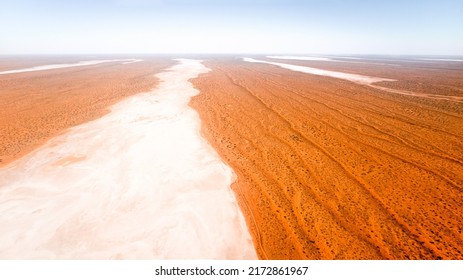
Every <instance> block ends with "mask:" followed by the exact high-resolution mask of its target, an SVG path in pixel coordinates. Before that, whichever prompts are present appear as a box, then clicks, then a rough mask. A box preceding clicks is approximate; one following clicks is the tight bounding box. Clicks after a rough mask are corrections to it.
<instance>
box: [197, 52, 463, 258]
mask: <svg viewBox="0 0 463 280" xmlns="http://www.w3.org/2000/svg"><path fill="white" fill-rule="evenodd" d="M280 62H281V61H280ZM204 63H205V65H206V66H207V67H209V68H211V69H212V71H211V72H209V73H207V74H203V75H201V76H200V77H199V78H197V79H194V80H193V83H194V85H195V87H196V88H198V89H199V90H200V91H201V92H200V94H199V95H198V96H196V97H194V98H193V99H192V101H191V106H192V107H194V108H195V109H196V110H197V111H198V112H199V114H200V117H201V119H202V121H203V122H202V126H203V127H202V133H203V134H204V136H205V137H206V138H207V139H208V140H209V142H210V143H211V144H212V145H213V146H214V147H215V148H216V150H217V151H218V152H219V154H220V155H221V157H222V158H223V159H224V160H225V161H226V162H227V163H228V164H229V165H230V166H231V167H232V168H233V169H234V170H235V172H236V174H237V176H238V179H237V181H236V183H234V184H233V186H232V187H233V189H234V191H235V193H236V196H237V198H238V200H239V203H240V206H241V208H242V210H243V213H244V214H245V217H246V221H247V224H248V227H249V229H250V232H251V234H252V235H253V238H254V242H255V246H256V249H257V252H258V255H259V257H260V258H262V259H463V233H462V230H463V223H462V221H463V105H462V103H459V102H453V101H451V100H438V99H432V98H422V97H416V96H407V95H401V94H395V93H392V92H387V91H384V90H381V89H378V88H372V87H369V86H366V85H358V84H354V83H352V82H348V81H344V80H339V79H334V78H329V77H322V76H315V75H309V74H304V73H298V72H292V71H290V70H287V69H282V68H279V67H276V66H272V65H265V64H256V63H247V62H242V61H240V60H233V59H208V60H206V61H205V62H204ZM285 63H291V64H295V63H294V61H285ZM300 64H304V65H307V66H312V67H315V66H316V64H318V65H319V66H320V63H318V62H317V63H315V62H310V63H309V62H304V63H302V62H301V63H300ZM309 64H310V65H309ZM336 65H337V66H335V64H333V63H332V64H331V66H329V67H328V66H327V64H326V63H325V67H326V69H328V70H338V71H340V70H341V68H340V67H344V68H346V69H348V68H349V69H351V70H350V71H351V72H355V73H359V74H364V75H371V76H378V77H385V78H394V79H398V80H399V81H398V82H397V83H398V84H399V85H400V86H397V87H406V89H407V90H417V89H419V90H420V91H421V90H423V91H425V92H427V93H429V94H431V93H432V94H440V95H444V96H450V95H459V96H461V95H462V91H463V85H461V81H462V79H461V78H458V77H463V69H460V70H458V69H457V70H451V71H450V70H449V71H450V72H451V73H452V76H448V75H447V72H446V73H444V74H440V73H441V72H440V71H441V70H430V69H423V68H419V67H416V66H413V65H408V66H407V67H405V68H404V67H396V68H400V71H399V70H398V71H397V72H394V73H391V72H390V71H391V70H388V69H386V68H387V67H390V66H387V67H386V66H381V65H368V64H356V66H352V68H350V66H348V65H344V64H341V63H337V64H336ZM384 67H386V68H384ZM402 68H404V69H402ZM450 72H448V73H450ZM432 73H435V74H432ZM383 74H384V75H383ZM386 74H387V76H386ZM405 81H406V82H405ZM422 81H423V82H424V83H426V84H429V85H432V87H430V88H428V87H427V86H422V85H421V84H420V83H422ZM405 83H407V84H409V85H407V86H404V84H405Z"/></svg>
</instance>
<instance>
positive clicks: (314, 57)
mask: <svg viewBox="0 0 463 280" xmlns="http://www.w3.org/2000/svg"><path fill="white" fill-rule="evenodd" d="M267 57H268V58H274V59H293V60H309V61H333V59H331V58H327V57H316V56H286V55H284V56H281V55H279V56H267Z"/></svg>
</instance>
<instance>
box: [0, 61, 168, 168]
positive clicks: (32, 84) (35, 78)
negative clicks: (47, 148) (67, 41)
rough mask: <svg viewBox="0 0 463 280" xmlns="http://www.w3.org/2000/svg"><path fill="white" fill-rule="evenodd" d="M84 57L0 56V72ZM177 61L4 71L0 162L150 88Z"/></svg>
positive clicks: (0, 88)
mask: <svg viewBox="0 0 463 280" xmlns="http://www.w3.org/2000/svg"><path fill="white" fill-rule="evenodd" d="M81 60H84V59H82V58H74V59H72V58H46V57H43V58H40V57H32V58H1V59H0V72H3V71H7V70H11V69H28V68H31V67H35V66H40V65H50V64H51V65H57V64H62V63H68V64H74V63H78V62H79V61H81ZM173 64H175V62H174V61H171V60H168V59H160V58H156V59H154V58H151V59H149V58H147V59H144V61H140V62H137V63H131V64H124V62H120V61H115V62H107V63H102V64H96V65H87V66H80V67H69V68H62V69H52V70H46V71H33V72H23V73H14V74H2V75H0V94H1V98H0V108H2V109H1V110H0V135H1V138H0V167H1V166H5V165H6V164H8V163H10V162H11V161H13V160H14V159H16V158H19V157H21V156H23V155H25V154H27V153H28V152H30V151H32V150H33V149H35V148H37V147H38V146H40V145H41V144H43V143H45V142H46V141H47V140H48V139H50V138H51V137H53V136H56V135H58V134H59V133H62V132H63V131H65V129H67V128H69V127H72V126H75V125H78V124H82V123H84V122H87V121H89V120H93V119H96V118H98V117H101V116H103V115H104V114H106V113H108V112H109V110H108V108H109V106H110V105H113V104H115V103H116V102H118V101H120V100H122V99H124V98H126V97H128V96H131V95H133V94H136V93H140V92H145V91H148V90H150V89H152V88H153V87H155V86H156V84H157V80H156V79H155V78H154V74H155V73H158V72H161V71H162V70H163V69H165V68H167V67H168V66H170V65H173Z"/></svg>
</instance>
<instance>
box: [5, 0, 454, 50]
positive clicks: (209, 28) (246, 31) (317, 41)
mask: <svg viewBox="0 0 463 280" xmlns="http://www.w3.org/2000/svg"><path fill="white" fill-rule="evenodd" d="M78 53H82V54H84V53H85V54H88V53H92V54H95V53H102V54H116V53H153V54H157V53H201V54H205V53H234V54H238V53H239V54H243V53H261V54H385V55H463V1H461V0H453V1H451V0H434V1H430V0H389V1H386V0H383V1H378V0H344V1H342V0H306V1H296V0H230V1H226V0H216V1H214V0H196V1H195V0H190V1H188V0H132V1H130V0H79V1H77V0H61V1H59V0H0V54H78Z"/></svg>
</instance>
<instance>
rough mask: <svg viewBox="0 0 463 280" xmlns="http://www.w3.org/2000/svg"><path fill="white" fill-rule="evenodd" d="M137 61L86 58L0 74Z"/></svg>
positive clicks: (137, 60) (133, 60) (0, 73)
mask: <svg viewBox="0 0 463 280" xmlns="http://www.w3.org/2000/svg"><path fill="white" fill-rule="evenodd" d="M139 61H142V60H140V59H111V60H88V61H80V62H77V63H67V64H66V63H62V64H50V65H41V66H34V67H30V68H23V69H15V70H7V71H2V72H0V75H3V74H15V73H22V72H33V71H44V70H52V69H60V68H69V67H79V66H89V65H96V64H101V63H108V62H122V64H128V63H134V62H139Z"/></svg>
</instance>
